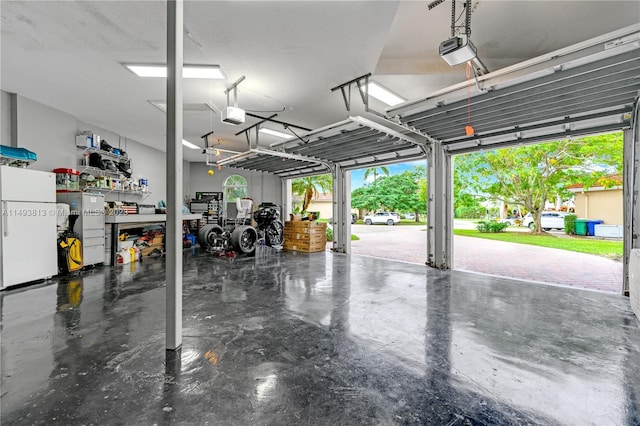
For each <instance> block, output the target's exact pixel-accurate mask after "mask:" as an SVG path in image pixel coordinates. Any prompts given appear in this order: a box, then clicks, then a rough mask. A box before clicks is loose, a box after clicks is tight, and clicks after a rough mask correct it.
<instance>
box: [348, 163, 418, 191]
mask: <svg viewBox="0 0 640 426" xmlns="http://www.w3.org/2000/svg"><path fill="white" fill-rule="evenodd" d="M426 164H427V163H426V161H425V160H422V161H412V162H410V163H398V164H389V165H387V166H385V167H386V168H387V169H389V175H399V174H401V173H402V172H404V171H406V170H411V169H413V168H414V167H415V166H426ZM365 170H366V168H365V169H358V170H354V171H352V172H351V190H352V191H353V190H354V189H356V188H360V187H362V186H364V185H365V184H366V183H371V182H372V181H373V177H372V176H369V179H368V181H367V182H365V181H364V171H365Z"/></svg>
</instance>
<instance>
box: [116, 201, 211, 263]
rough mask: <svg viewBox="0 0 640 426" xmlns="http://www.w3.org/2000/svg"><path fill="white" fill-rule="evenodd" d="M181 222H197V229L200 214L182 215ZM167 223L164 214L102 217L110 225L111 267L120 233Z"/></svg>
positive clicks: (200, 217) (200, 218)
mask: <svg viewBox="0 0 640 426" xmlns="http://www.w3.org/2000/svg"><path fill="white" fill-rule="evenodd" d="M182 220H183V221H185V220H197V221H198V227H199V226H200V223H199V222H200V221H201V220H202V213H189V214H183V215H182ZM166 222H167V215H166V214H129V215H113V216H111V215H107V216H105V217H104V223H105V226H109V225H111V251H110V253H109V256H110V259H111V265H116V264H117V262H116V256H117V254H118V237H119V236H120V231H121V230H124V229H131V228H141V227H144V226H149V225H158V224H165V223H166Z"/></svg>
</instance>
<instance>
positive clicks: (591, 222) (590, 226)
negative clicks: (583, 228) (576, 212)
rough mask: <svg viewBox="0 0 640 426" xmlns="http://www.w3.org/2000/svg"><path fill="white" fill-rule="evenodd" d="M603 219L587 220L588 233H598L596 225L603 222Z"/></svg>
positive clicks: (592, 234)
mask: <svg viewBox="0 0 640 426" xmlns="http://www.w3.org/2000/svg"><path fill="white" fill-rule="evenodd" d="M603 223H604V221H603V220H599V219H596V220H587V235H591V236H592V237H593V236H594V235H596V225H601V224H603Z"/></svg>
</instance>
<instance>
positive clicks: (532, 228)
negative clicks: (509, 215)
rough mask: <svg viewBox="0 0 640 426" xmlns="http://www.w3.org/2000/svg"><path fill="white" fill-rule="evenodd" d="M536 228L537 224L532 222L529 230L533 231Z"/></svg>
mask: <svg viewBox="0 0 640 426" xmlns="http://www.w3.org/2000/svg"><path fill="white" fill-rule="evenodd" d="M535 228H536V224H535V223H533V222H531V223H530V224H529V229H531V230H532V231H533V230H534V229H535Z"/></svg>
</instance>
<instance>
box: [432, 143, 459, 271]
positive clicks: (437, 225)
mask: <svg viewBox="0 0 640 426" xmlns="http://www.w3.org/2000/svg"><path fill="white" fill-rule="evenodd" d="M452 165H453V161H452V159H451V155H449V154H448V153H447V152H445V150H444V149H443V147H442V145H441V144H439V143H432V144H431V146H430V147H429V149H428V152H427V179H428V182H427V186H428V193H427V261H426V265H427V266H431V267H433V268H439V269H451V267H452V266H453V180H452Z"/></svg>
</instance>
